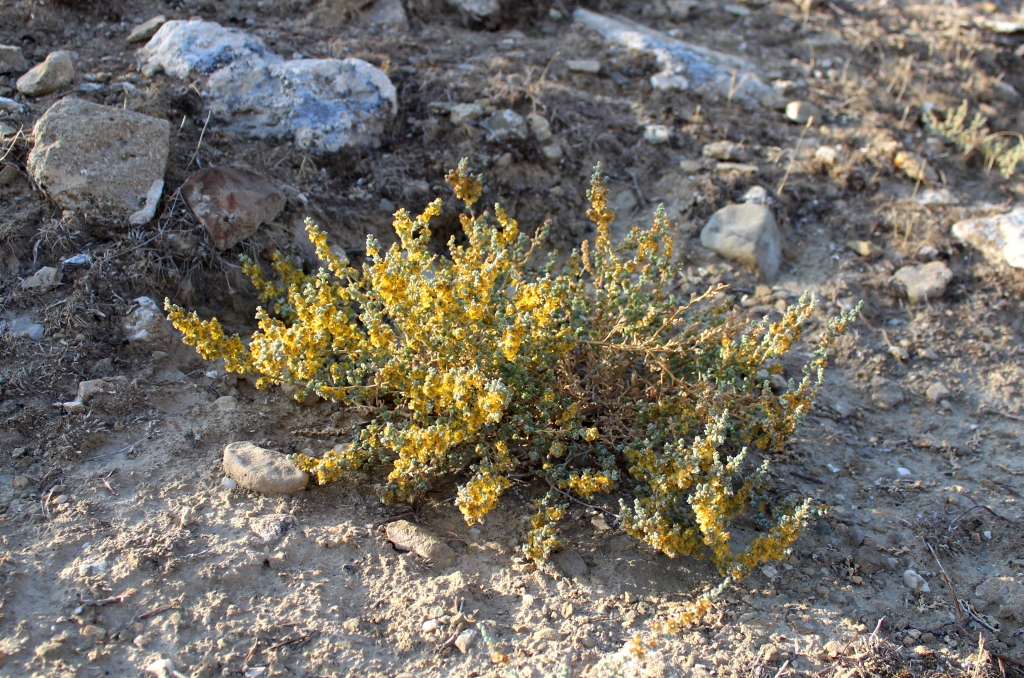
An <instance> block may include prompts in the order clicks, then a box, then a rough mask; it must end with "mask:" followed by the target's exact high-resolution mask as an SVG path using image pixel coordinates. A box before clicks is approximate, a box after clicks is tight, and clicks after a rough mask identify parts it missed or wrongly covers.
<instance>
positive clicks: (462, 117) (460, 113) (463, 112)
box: [448, 104, 484, 125]
mask: <svg viewBox="0 0 1024 678" xmlns="http://www.w3.org/2000/svg"><path fill="white" fill-rule="evenodd" d="M483 114H484V107H483V106H481V105H480V104H455V105H454V106H452V110H451V112H450V113H448V119H449V120H450V121H451V123H452V124H453V125H463V124H465V123H468V122H473V121H474V120H476V119H477V118H479V117H480V116H481V115H483Z"/></svg>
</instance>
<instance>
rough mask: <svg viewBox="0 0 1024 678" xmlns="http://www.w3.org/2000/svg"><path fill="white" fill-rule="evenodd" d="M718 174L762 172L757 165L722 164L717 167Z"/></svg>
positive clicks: (740, 163)
mask: <svg viewBox="0 0 1024 678" xmlns="http://www.w3.org/2000/svg"><path fill="white" fill-rule="evenodd" d="M715 171H716V172H739V173H740V174H757V173H758V172H760V171H761V168H759V167H758V166H757V165H751V164H749V163H743V162H720V163H718V165H716V166H715Z"/></svg>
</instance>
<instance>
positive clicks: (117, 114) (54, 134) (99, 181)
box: [28, 97, 170, 224]
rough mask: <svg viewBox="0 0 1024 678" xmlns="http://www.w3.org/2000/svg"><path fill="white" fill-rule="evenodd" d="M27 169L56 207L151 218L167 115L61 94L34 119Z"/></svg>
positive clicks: (140, 220) (162, 166)
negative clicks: (158, 117)
mask: <svg viewBox="0 0 1024 678" xmlns="http://www.w3.org/2000/svg"><path fill="white" fill-rule="evenodd" d="M34 133H35V146H34V147H33V148H32V152H31V153H30V154H29V157H28V169H29V171H30V172H31V173H32V177H33V178H34V179H35V181H36V183H37V184H38V185H39V186H40V188H42V189H43V190H44V191H45V192H46V193H47V195H49V196H50V198H51V199H53V201H54V202H56V203H57V204H58V205H59V206H60V207H61V208H63V209H66V210H75V211H79V212H85V213H97V212H99V213H100V214H103V215H105V216H115V217H128V218H129V219H130V220H131V221H132V222H133V223H135V224H144V223H146V222H148V221H149V220H151V219H152V217H153V214H154V213H155V212H156V208H157V205H158V204H159V201H160V195H161V193H162V192H163V186H164V171H165V170H166V168H167V153H168V150H169V148H170V125H169V123H168V122H167V121H166V120H160V119H157V118H153V117H150V116H148V115H143V114H141V113H136V112H134V111H128V110H125V109H123V108H120V107H115V106H101V105H99V104H94V103H91V102H88V101H83V100H81V99H75V98H70V97H69V98H65V99H61V100H60V101H58V102H57V103H55V104H54V105H53V106H51V107H50V109H49V110H48V111H46V113H45V114H44V115H43V116H42V117H41V118H40V119H39V121H38V122H36V124H35V128H34Z"/></svg>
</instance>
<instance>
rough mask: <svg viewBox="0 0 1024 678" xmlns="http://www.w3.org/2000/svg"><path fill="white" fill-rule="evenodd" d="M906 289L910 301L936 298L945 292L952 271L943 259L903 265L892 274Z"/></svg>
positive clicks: (951, 276) (918, 301) (915, 302)
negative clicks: (921, 263) (915, 264)
mask: <svg viewBox="0 0 1024 678" xmlns="http://www.w3.org/2000/svg"><path fill="white" fill-rule="evenodd" d="M893 278H895V279H896V280H897V281H898V282H899V283H901V284H902V285H903V287H904V288H905V289H906V291H907V297H908V298H909V299H910V301H911V303H914V304H917V303H920V302H923V301H928V300H935V299H938V298H939V297H941V296H942V295H943V293H945V291H946V285H948V284H949V281H951V280H952V279H953V272H952V271H950V270H949V266H947V265H946V263H945V262H944V261H933V262H931V263H930V264H924V265H923V266H904V267H903V268H901V269H900V270H898V271H896V273H895V274H894V275H893Z"/></svg>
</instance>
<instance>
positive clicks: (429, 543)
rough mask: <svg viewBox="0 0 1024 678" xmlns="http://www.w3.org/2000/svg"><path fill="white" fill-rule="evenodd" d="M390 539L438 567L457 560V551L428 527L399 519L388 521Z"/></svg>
mask: <svg viewBox="0 0 1024 678" xmlns="http://www.w3.org/2000/svg"><path fill="white" fill-rule="evenodd" d="M385 533H386V534H387V537H388V540H389V541H390V542H391V543H393V544H394V545H395V547H397V548H398V549H401V550H403V551H412V552H413V553H415V554H416V555H418V556H419V557H420V558H426V559H427V560H429V561H430V562H432V563H433V564H434V565H436V566H437V567H448V566H449V565H451V564H452V563H454V562H455V552H454V551H452V549H451V547H450V546H448V544H446V543H444V541H442V540H441V539H440V538H438V537H437V536H435V535H433V534H431V533H430V532H429V531H427V530H426V529H424V528H422V527H420V526H419V525H415V524H413V523H410V522H409V521H408V520H398V521H395V522H393V523H388V525H387V527H386V528H385Z"/></svg>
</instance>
